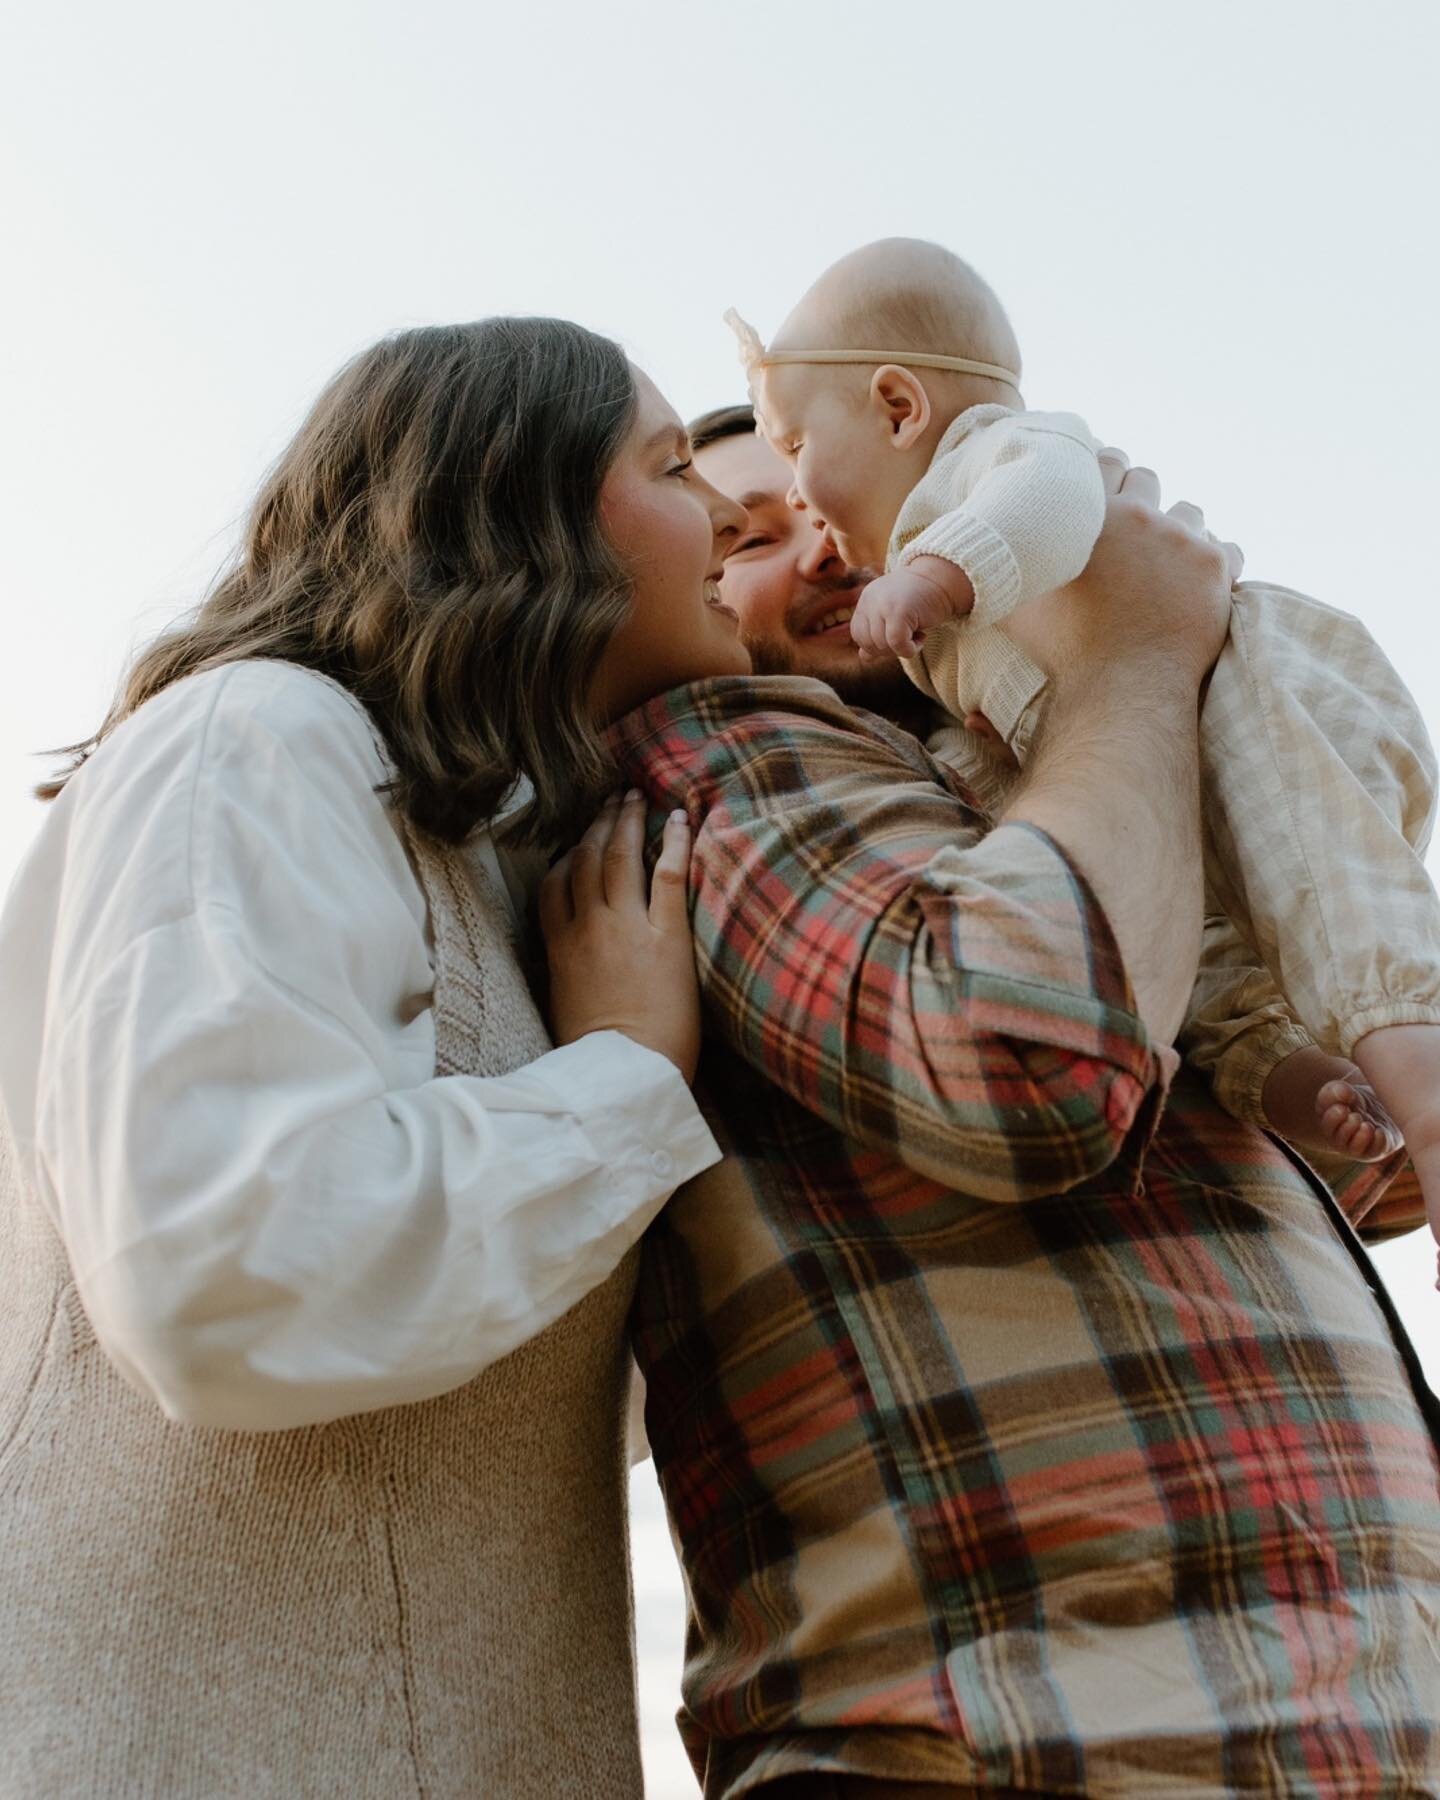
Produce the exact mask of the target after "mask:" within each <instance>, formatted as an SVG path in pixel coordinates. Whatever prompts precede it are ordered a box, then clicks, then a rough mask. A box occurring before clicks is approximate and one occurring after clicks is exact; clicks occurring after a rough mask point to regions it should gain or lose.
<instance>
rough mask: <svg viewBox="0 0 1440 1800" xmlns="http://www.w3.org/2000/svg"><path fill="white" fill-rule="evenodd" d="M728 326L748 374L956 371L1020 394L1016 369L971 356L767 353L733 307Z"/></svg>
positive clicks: (907, 352)
mask: <svg viewBox="0 0 1440 1800" xmlns="http://www.w3.org/2000/svg"><path fill="white" fill-rule="evenodd" d="M725 323H726V324H727V325H728V326H729V327H730V329H731V330H732V331H733V332H734V333H735V336H736V338H737V339H738V341H739V344H740V361H741V362H742V363H743V364H744V366H745V368H746V369H747V370H754V369H763V368H766V367H768V366H770V365H772V364H774V363H875V364H879V363H895V364H897V365H898V366H899V367H900V368H902V369H955V370H958V372H959V373H960V374H962V375H988V376H989V377H990V379H991V380H992V381H1004V382H1008V383H1009V385H1010V386H1011V387H1013V388H1014V389H1015V391H1016V393H1019V391H1020V377H1019V376H1018V375H1017V374H1016V373H1015V371H1014V370H1013V369H1006V368H1002V367H1001V365H1000V364H999V363H988V362H976V361H975V360H974V359H973V358H972V357H969V356H940V355H938V354H936V355H933V356H932V355H929V354H927V355H924V356H917V355H916V354H915V352H914V351H912V350H767V349H766V348H765V346H764V344H762V343H761V341H760V333H759V332H758V331H756V329H755V327H754V326H753V325H750V324H748V323H747V322H746V321H745V320H744V319H742V318H741V317H740V315H739V313H738V312H736V310H735V308H734V307H733V306H732V307H731V308H730V310H729V311H728V312H727V313H726V314H725Z"/></svg>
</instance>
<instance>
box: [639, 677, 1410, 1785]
mask: <svg viewBox="0 0 1440 1800" xmlns="http://www.w3.org/2000/svg"><path fill="white" fill-rule="evenodd" d="M614 742H615V747H616V749H617V752H618V753H619V755H620V758H621V761H622V763H623V765H624V768H625V772H626V774H627V776H628V777H629V778H630V779H632V780H634V781H635V782H636V783H637V784H638V785H640V786H642V787H643V788H644V789H645V790H646V792H647V794H648V795H649V797H650V799H651V800H652V801H653V803H654V807H655V817H656V820H657V828H658V819H659V818H660V817H663V814H664V813H665V812H666V811H668V810H669V809H670V808H672V807H673V806H675V805H683V806H685V807H686V808H687V809H688V811H689V813H690V816H691V819H692V821H693V823H694V825H695V827H696V831H697V836H696V847H695V854H694V861H693V868H692V887H693V894H694V918H695V929H696V942H697V952H698V958H699V965H700V969H701V977H702V984H703V989H704V994H705V1003H706V1009H707V1033H708V1041H707V1049H706V1052H705V1057H704V1061H703V1065H702V1070H701V1079H700V1083H699V1091H700V1092H701V1095H702V1100H703V1102H704V1104H705V1107H706V1110H707V1113H708V1115H709V1116H710V1118H711V1122H712V1124H713V1125H714V1127H715V1130H716V1132H717V1134H718V1135H719V1137H720V1140H721V1142H722V1144H723V1146H724V1147H725V1149H726V1151H727V1155H726V1159H725V1161H724V1162H723V1163H721V1164H720V1165H718V1166H717V1167H716V1168H715V1169H714V1170H712V1171H710V1172H708V1173H707V1174H706V1175H704V1176H702V1177H700V1178H699V1179H698V1180H696V1181H694V1182H692V1183H690V1184H689V1185H688V1186H687V1187H686V1188H685V1189H683V1190H682V1191H681V1192H680V1193H679V1194H677V1196H676V1197H675V1199H674V1200H673V1201H672V1202H671V1204H670V1206H669V1207H668V1208H667V1209H666V1211H665V1212H664V1214H663V1215H662V1216H661V1218H660V1220H659V1221H658V1223H657V1224H656V1225H655V1226H654V1227H652V1229H651V1231H650V1233H649V1235H648V1237H647V1239H646V1249H645V1265H644V1272H643V1276H642V1280H641V1284H640V1297H639V1299H638V1301H637V1306H636V1312H635V1316H634V1328H635V1344H636V1350H637V1354H638V1356H639V1359H640V1362H641V1364H642V1367H643V1368H644V1370H645V1373H646V1376H647V1379H648V1382H649V1405H648V1409H647V1422H648V1425H649V1430H650V1437H651V1442H652V1445H653V1446H654V1450H655V1456H656V1463H657V1466H658V1468H659V1470H660V1473H661V1479H662V1482H663V1485H664V1488H665V1493H666V1497H667V1500H668V1503H669V1507H670V1510H671V1514H672V1517H673V1519H674V1522H675V1526H676V1528H677V1531H678V1534H679V1538H680V1541H681V1545H682V1549H683V1558H684V1563H685V1568H686V1575H687V1583H688V1588H689V1594H690V1601H691V1613H692V1617H691V1637H690V1645H689V1653H688V1657H687V1667H686V1673H685V1681H684V1709H683V1713H682V1729H683V1730H684V1731H685V1734H686V1737H687V1741H688V1742H689V1744H690V1746H691V1749H692V1753H693V1755H694V1757H695V1761H696V1766H697V1769H698V1770H699V1771H700V1772H701V1774H702V1778H703V1780H704V1784H705V1792H706V1794H707V1795H709V1796H730V1795H739V1794H742V1793H748V1792H750V1791H751V1790H753V1789H754V1788H756V1787H759V1786H761V1785H762V1784H763V1783H764V1782H765V1781H767V1780H770V1779H773V1778H777V1777H779V1776H781V1775H785V1774H791V1773H798V1772H800V1771H803V1770H807V1769H830V1770H846V1771H851V1772H855V1773H860V1774H872V1775H877V1776H889V1777H891V1778H897V1779H900V1778H904V1777H907V1776H908V1777H909V1778H910V1779H912V1780H921V1779H925V1780H930V1781H942V1782H943V1781H946V1780H949V1781H952V1782H956V1783H966V1782H968V1783H974V1784H978V1785H982V1786H996V1787H1004V1788H1014V1789H1021V1790H1029V1791H1035V1792H1039V1793H1048V1794H1093V1795H1102V1794H1103V1795H1127V1796H1128V1795H1146V1796H1154V1797H1156V1800H1159V1797H1160V1796H1164V1797H1165V1800H1171V1797H1172V1796H1214V1797H1215V1800H1219V1797H1220V1796H1231V1795H1242V1796H1250V1795H1255V1796H1259V1795H1264V1796H1267V1797H1271V1800H1280V1797H1281V1796H1284V1797H1285V1800H1290V1797H1291V1796H1304V1795H1315V1796H1327V1797H1330V1796H1360V1795H1375V1796H1379V1795H1386V1796H1390V1795H1401V1794H1406V1795H1410V1794H1414V1795H1420V1794H1431V1793H1440V1627H1437V1621H1440V1468H1437V1462H1436V1456H1435V1450H1434V1446H1433V1444H1432V1442H1431V1439H1430V1437H1429V1434H1428V1432H1427V1429H1426V1426H1425V1423H1424V1420H1423V1419H1422V1416H1421V1413H1420V1410H1419V1407H1418V1405H1417V1400H1416V1397H1415V1393H1414V1390H1413V1388H1412V1387H1411V1385H1410V1383H1409V1382H1408V1380H1407V1378H1406V1375H1405V1372H1404V1369H1403V1367H1402V1364H1401V1362H1400V1360H1399V1357H1398V1356H1397V1353H1396V1349H1395V1345H1394V1342H1393V1339H1392V1337H1391V1335H1390V1333H1389V1331H1388V1329H1387V1326H1386V1323H1385V1320H1384V1318H1383V1316H1382V1314H1381V1312H1380V1310H1379V1308H1378V1307H1377V1306H1376V1304H1375V1302H1374V1300H1373V1299H1372V1297H1371V1296H1370V1294H1369V1293H1368V1291H1367V1290H1366V1288H1365V1286H1364V1284H1363V1282H1362V1281H1361V1279H1360V1276H1359V1274H1358V1271H1357V1267H1356V1264H1355V1262H1354V1260H1353V1259H1352V1256H1351V1254H1350V1252H1349V1250H1348V1249H1347V1247H1346V1246H1345V1244H1344V1243H1343V1242H1342V1240H1341V1237H1340V1235H1339V1234H1338V1232H1337V1230H1336V1229H1335V1227H1334V1226H1332V1224H1331V1223H1330V1220H1329V1218H1328V1216H1327V1213H1326V1211H1325V1209H1324V1207H1323V1206H1322V1204H1321V1202H1320V1200H1319V1199H1318V1198H1317V1196H1316V1194H1315V1192H1314V1191H1313V1190H1312V1188H1311V1187H1310V1185H1309V1184H1308V1183H1307V1181H1306V1180H1305V1178H1304V1176H1303V1175H1302V1174H1301V1173H1299V1172H1298V1171H1297V1170H1296V1168H1295V1167H1294V1166H1293V1165H1292V1164H1291V1163H1290V1161H1289V1160H1288V1159H1287V1158H1286V1157H1285V1156H1284V1155H1283V1154H1282V1153H1281V1152H1280V1151H1279V1150H1278V1149H1277V1148H1276V1146H1274V1145H1273V1144H1272V1143H1271V1142H1270V1141H1269V1140H1267V1139H1266V1138H1264V1137H1263V1136H1261V1135H1260V1134H1258V1133H1257V1132H1255V1131H1254V1130H1253V1129H1251V1128H1250V1127H1248V1126H1245V1125H1242V1124H1239V1123H1237V1122H1236V1121H1235V1120H1233V1119H1231V1118H1230V1117H1228V1116H1227V1115H1226V1114H1224V1113H1223V1112H1221V1111H1220V1110H1219V1109H1218V1108H1217V1107H1216V1106H1215V1104H1214V1103H1213V1101H1212V1100H1211V1099H1210V1098H1209V1096H1208V1094H1207V1093H1206V1092H1205V1090H1204V1089H1203V1088H1201V1087H1200V1086H1199V1085H1198V1084H1197V1083H1195V1082H1194V1081H1193V1080H1192V1079H1191V1078H1190V1077H1189V1076H1188V1074H1181V1075H1180V1076H1178V1077H1177V1078H1175V1079H1174V1080H1173V1082H1172V1081H1171V1079H1170V1077H1171V1073H1172V1069H1173V1058H1171V1057H1170V1055H1169V1053H1168V1052H1165V1053H1160V1054H1157V1053H1156V1051H1155V1050H1154V1049H1153V1048H1152V1047H1151V1046H1150V1045H1149V1044H1148V1042H1147V1041H1146V1037H1145V1034H1144V1031H1143V1028H1142V1026H1141V1025H1140V1022H1139V1021H1138V1019H1137V1018H1136V1016H1135V1013H1134V1008H1133V1003H1132V1000H1131V996H1130V993H1129V991H1128V988H1127V985H1126V981H1125V976H1124V971H1123V969H1122V967H1121V965H1120V961H1119V957H1118V954H1117V952H1116V948H1115V945H1114V942H1113V939H1112V938H1111V936H1110V933H1109V930H1108V927H1107V925H1106V922H1105V920H1104V918H1103V916H1102V915H1101V914H1100V912H1099V910H1098V908H1097V907H1096V905H1095V903H1094V900H1093V897H1092V896H1091V894H1090V892H1089V890H1088V889H1087V887H1086V884H1085V882H1084V880H1083V879H1082V878H1081V877H1080V875H1079V874H1078V873H1077V872H1076V870H1075V869H1074V867H1073V866H1072V865H1071V864H1070V863H1069V862H1068V861H1067V859H1066V858H1065V857H1064V856H1063V855H1062V854H1061V853H1060V851H1059V850H1058V849H1057V847H1056V846H1055V845H1054V844H1053V843H1052V842H1050V841H1049V840H1048V839H1047V838H1046V837H1044V836H1043V835H1042V834H1040V833H1038V832H1035V831H1033V830H1030V829H1029V828H1026V827H1020V826H1000V827H998V828H997V829H995V830H994V831H992V832H991V833H990V834H989V835H988V836H986V835H984V832H983V826H982V822H981V820H980V819H979V817H978V815H977V813H976V812H975V811H974V810H973V809H972V807H971V806H970V804H969V803H968V801H967V798H966V796H965V795H964V794H963V792H962V791H960V790H959V789H958V787H957V786H956V785H954V783H953V781H952V779H951V778H950V777H948V776H947V775H946V774H945V772H944V771H943V770H941V769H940V767H939V766H938V765H937V764H934V763H932V762H931V761H930V759H929V758H928V757H927V756H926V755H925V753H924V752H923V751H922V750H921V749H920V748H919V746H918V745H916V744H915V743H914V741H913V740H912V739H910V738H908V737H907V736H905V734H903V733H901V732H899V731H897V730H895V729H894V728H892V727H890V726H888V725H885V724H884V723H882V722H881V721H879V720H875V719H872V718H870V717H869V716H868V715H863V714H855V713H852V712H851V711H849V710H848V709H847V708H845V707H844V706H842V705H841V704H840V703H839V702H838V701H837V700H836V698H835V697H834V695H833V694H832V693H831V692H830V690H829V689H827V688H825V687H822V686H821V685H820V684H818V683H814V682H808V681H800V680H791V679H783V680H777V679H771V680H766V681H751V680H738V679H730V680H722V681H713V682H706V683H702V684H697V685H695V686H692V687H689V688H684V689H681V690H678V691H677V692H675V693H672V694H669V695H666V696H664V697H663V698H661V699H659V700H657V701H655V702H653V703H651V704H650V705H649V706H647V707H645V708H643V709H642V710H641V711H639V712H637V713H635V714H633V715H631V717H630V718H629V719H627V720H625V721H624V722H623V723H622V724H621V726H620V727H618V728H617V730H616V732H615V734H614ZM1378 1190H1379V1183H1378V1182H1377V1181H1375V1180H1371V1181H1369V1182H1368V1183H1357V1184H1356V1187H1355V1190H1354V1196H1353V1207H1354V1212H1355V1214H1356V1215H1357V1216H1358V1215H1359V1214H1360V1213H1361V1212H1363V1211H1364V1210H1365V1208H1367V1207H1372V1206H1376V1205H1377V1203H1378ZM1383 1216H1384V1220H1385V1225H1386V1228H1387V1229H1393V1228H1394V1227H1395V1226H1396V1225H1397V1224H1399V1223H1401V1222H1402V1221H1401V1216H1400V1212H1399V1210H1398V1209H1397V1208H1396V1207H1395V1206H1394V1205H1393V1204H1392V1205H1390V1206H1389V1207H1388V1208H1386V1209H1385V1210H1384V1213H1383ZM1411 1217H1412V1218H1413V1211H1412V1213H1411Z"/></svg>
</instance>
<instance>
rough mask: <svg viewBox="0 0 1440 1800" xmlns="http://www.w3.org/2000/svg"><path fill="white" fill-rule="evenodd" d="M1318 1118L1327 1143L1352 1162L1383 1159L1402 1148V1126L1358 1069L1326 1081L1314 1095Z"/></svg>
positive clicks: (1317, 1122)
mask: <svg viewBox="0 0 1440 1800" xmlns="http://www.w3.org/2000/svg"><path fill="white" fill-rule="evenodd" d="M1315 1122H1316V1124H1317V1125H1318V1126H1319V1128H1320V1135H1321V1137H1322V1138H1323V1139H1324V1140H1325V1143H1326V1145H1327V1146H1328V1147H1329V1148H1330V1149H1332V1150H1334V1151H1336V1152H1337V1153H1338V1154H1339V1155H1341V1156H1346V1157H1349V1159H1350V1160H1351V1161H1352V1162H1380V1161H1381V1160H1382V1159H1383V1158H1385V1157H1387V1156H1390V1155H1391V1154H1393V1152H1394V1151H1396V1150H1398V1149H1400V1147H1401V1145H1402V1144H1403V1143H1404V1141H1405V1140H1404V1139H1403V1138H1402V1137H1401V1135H1400V1128H1399V1126H1398V1125H1397V1124H1396V1123H1395V1121H1394V1120H1393V1119H1392V1118H1391V1117H1390V1115H1389V1113H1388V1112H1387V1111H1386V1110H1385V1108H1384V1106H1383V1105H1382V1104H1381V1101H1380V1096H1379V1095H1378V1094H1377V1093H1376V1092H1375V1090H1374V1088H1373V1087H1371V1085H1370V1083H1369V1082H1368V1081H1366V1080H1365V1078H1364V1076H1362V1075H1361V1073H1360V1071H1359V1070H1358V1069H1357V1070H1356V1071H1355V1073H1354V1075H1353V1076H1351V1077H1350V1078H1349V1079H1348V1080H1341V1081H1327V1082H1326V1083H1325V1085H1324V1086H1323V1087H1322V1088H1320V1089H1319V1091H1318V1092H1317V1093H1316V1095H1315Z"/></svg>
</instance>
